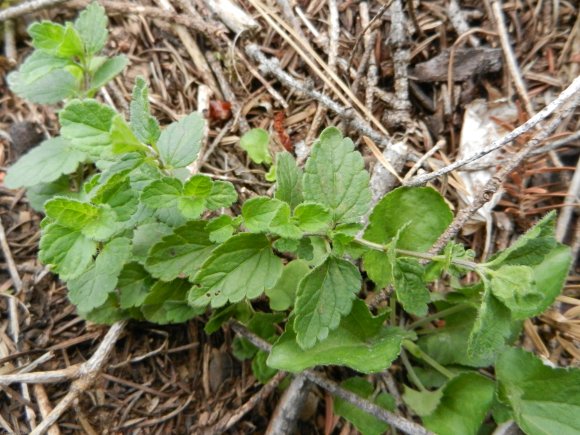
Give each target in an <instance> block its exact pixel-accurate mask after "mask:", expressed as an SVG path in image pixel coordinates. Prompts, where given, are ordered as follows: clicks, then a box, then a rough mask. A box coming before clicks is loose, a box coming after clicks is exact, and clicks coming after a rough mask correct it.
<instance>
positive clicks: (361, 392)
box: [333, 378, 397, 435]
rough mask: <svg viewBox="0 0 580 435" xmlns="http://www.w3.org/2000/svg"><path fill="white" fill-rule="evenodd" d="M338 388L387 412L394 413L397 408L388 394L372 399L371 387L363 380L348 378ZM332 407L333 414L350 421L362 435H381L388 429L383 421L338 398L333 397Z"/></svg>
mask: <svg viewBox="0 0 580 435" xmlns="http://www.w3.org/2000/svg"><path fill="white" fill-rule="evenodd" d="M340 386H341V387H342V388H344V389H346V390H349V391H352V392H353V393H355V394H357V395H358V396H360V397H362V398H363V399H367V400H371V401H372V402H374V403H375V404H376V405H378V406H380V407H381V408H384V409H386V410H388V411H394V410H395V408H396V407H397V405H396V403H395V399H394V398H393V396H391V395H390V394H387V393H380V394H379V395H377V396H376V397H374V394H373V393H374V388H373V386H372V385H371V384H370V383H369V382H368V381H367V380H365V379H364V378H349V379H347V380H346V381H344V382H342V383H341V384H340ZM333 405H334V413H335V414H336V415H340V416H341V417H343V418H345V419H346V420H348V421H350V422H351V423H352V424H353V425H354V426H355V427H356V428H357V429H358V430H359V431H360V433H361V434H362V435H381V434H383V433H385V432H386V431H387V430H388V429H389V425H388V424H387V423H385V422H384V421H382V420H379V419H378V418H376V417H374V416H372V415H370V414H368V413H366V412H365V411H363V410H362V409H360V408H359V407H357V406H355V405H353V404H352V403H349V402H347V401H346V400H344V399H341V398H340V397H334V404H333Z"/></svg>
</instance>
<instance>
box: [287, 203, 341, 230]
mask: <svg viewBox="0 0 580 435" xmlns="http://www.w3.org/2000/svg"><path fill="white" fill-rule="evenodd" d="M293 220H294V222H295V223H296V224H297V225H298V226H299V227H300V229H301V230H302V231H306V232H311V233H314V232H317V231H322V230H325V229H327V228H328V227H329V225H330V223H331V220H332V217H331V215H330V213H329V211H328V209H327V208H326V207H324V206H323V205H320V204H300V205H298V206H297V207H296V209H295V210H294V216H293Z"/></svg>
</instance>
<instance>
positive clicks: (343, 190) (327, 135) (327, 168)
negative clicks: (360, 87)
mask: <svg viewBox="0 0 580 435" xmlns="http://www.w3.org/2000/svg"><path fill="white" fill-rule="evenodd" d="M304 171H305V173H304V180H303V182H304V199H305V200H306V201H312V202H316V203H318V204H323V205H326V206H327V207H328V208H329V209H330V212H331V213H332V220H333V221H334V222H343V223H347V222H357V221H359V220H360V219H361V218H362V217H363V216H364V215H365V214H366V213H367V212H368V210H369V206H370V201H371V193H370V189H369V174H368V172H367V171H366V170H365V168H364V161H363V158H362V156H361V155H360V153H359V152H358V151H354V144H353V142H352V141H351V140H350V139H348V138H344V139H343V137H342V134H341V132H340V131H339V130H338V129H336V128H334V127H330V128H327V129H325V130H324V131H323V132H322V133H321V135H320V138H319V139H318V141H317V142H316V143H315V144H314V145H313V147H312V152H311V155H310V158H309V159H308V162H307V163H306V167H305V168H304Z"/></svg>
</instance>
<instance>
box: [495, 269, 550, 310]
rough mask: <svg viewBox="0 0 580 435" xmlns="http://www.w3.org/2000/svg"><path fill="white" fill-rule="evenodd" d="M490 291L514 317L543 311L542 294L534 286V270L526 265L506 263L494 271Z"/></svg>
mask: <svg viewBox="0 0 580 435" xmlns="http://www.w3.org/2000/svg"><path fill="white" fill-rule="evenodd" d="M491 292H492V293H493V294H494V296H495V297H496V298H498V299H499V300H500V301H502V302H503V304H504V305H505V306H506V307H508V308H509V309H510V311H511V313H512V317H513V318H514V319H525V318H528V317H533V316H535V315H537V314H540V313H541V312H542V311H543V310H541V308H542V305H541V303H542V301H543V299H544V295H543V294H542V293H540V292H539V291H538V289H537V288H536V283H535V281H534V271H533V270H532V268H530V267H528V266H510V265H506V266H502V267H500V268H499V269H497V270H496V271H494V272H493V275H492V278H491ZM538 308H540V310H539V311H538Z"/></svg>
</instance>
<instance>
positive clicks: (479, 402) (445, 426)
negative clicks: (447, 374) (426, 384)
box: [423, 373, 495, 435]
mask: <svg viewBox="0 0 580 435" xmlns="http://www.w3.org/2000/svg"><path fill="white" fill-rule="evenodd" d="M494 393H495V385H494V382H493V381H492V380H491V379H488V378H485V377H483V376H481V375H479V374H477V373H462V374H460V375H458V376H456V377H455V378H453V379H452V380H450V381H449V382H448V383H447V385H445V387H444V388H443V397H442V399H441V402H440V403H439V406H438V407H437V409H436V410H435V411H434V412H433V413H432V414H430V415H428V416H425V417H423V424H424V425H425V427H426V428H427V429H430V430H432V431H433V432H435V433H437V434H439V435H455V434H458V433H460V434H466V435H469V434H472V435H476V434H477V433H478V431H479V428H480V426H481V423H482V422H483V420H484V419H485V416H486V415H487V412H488V410H489V409H490V407H491V405H492V403H493V399H494Z"/></svg>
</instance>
